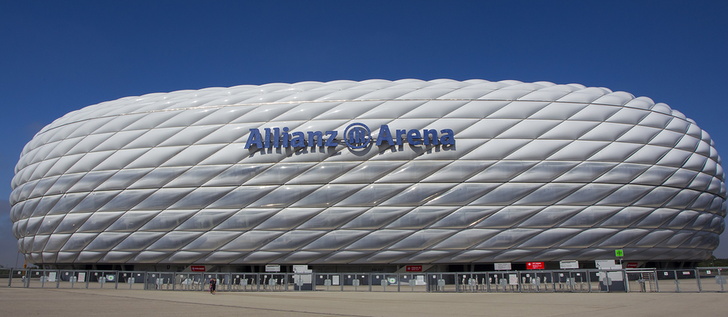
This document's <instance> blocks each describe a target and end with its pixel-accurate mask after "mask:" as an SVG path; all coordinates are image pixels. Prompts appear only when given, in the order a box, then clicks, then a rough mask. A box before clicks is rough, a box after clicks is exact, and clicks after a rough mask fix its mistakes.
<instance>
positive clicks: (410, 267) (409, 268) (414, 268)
mask: <svg viewBox="0 0 728 317" xmlns="http://www.w3.org/2000/svg"><path fill="white" fill-rule="evenodd" d="M405 269H406V270H407V272H422V265H407V266H406V267H405Z"/></svg>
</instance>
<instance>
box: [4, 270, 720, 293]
mask: <svg viewBox="0 0 728 317" xmlns="http://www.w3.org/2000/svg"><path fill="white" fill-rule="evenodd" d="M726 271H728V268H726V267H701V268H696V269H683V270H657V269H651V268H645V269H620V270H596V269H573V270H529V271H493V272H417V273H319V272H312V273H246V272H147V271H145V272H142V271H110V270H49V269H0V286H7V287H24V288H67V289H72V288H82V289H117V290H125V289H136V290H152V291H153V290H157V291H161V290H165V291H205V290H208V287H209V281H210V279H212V278H214V279H216V280H217V291H220V292H246V291H247V292H250V291H253V292H262V291H269V292H274V291H306V290H309V291H339V292H487V293H493V292H510V293H514V292H521V293H523V292H534V293H553V292H590V293H593V292H726V290H727V289H726V281H727V280H728V274H726Z"/></svg>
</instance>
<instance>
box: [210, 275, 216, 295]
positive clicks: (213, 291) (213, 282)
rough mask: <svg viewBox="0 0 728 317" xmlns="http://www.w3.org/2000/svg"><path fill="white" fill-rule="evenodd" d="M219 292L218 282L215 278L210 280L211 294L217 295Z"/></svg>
mask: <svg viewBox="0 0 728 317" xmlns="http://www.w3.org/2000/svg"><path fill="white" fill-rule="evenodd" d="M216 290H217V280H216V279H215V278H211V279H210V294H212V295H215V291H216Z"/></svg>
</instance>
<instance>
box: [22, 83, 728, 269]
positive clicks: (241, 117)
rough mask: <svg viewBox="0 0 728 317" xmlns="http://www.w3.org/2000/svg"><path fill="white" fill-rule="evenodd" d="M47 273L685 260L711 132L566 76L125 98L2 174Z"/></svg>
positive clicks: (61, 122)
mask: <svg viewBox="0 0 728 317" xmlns="http://www.w3.org/2000/svg"><path fill="white" fill-rule="evenodd" d="M12 188H13V191H12V194H11V198H10V200H11V204H12V209H11V219H12V221H13V230H14V234H15V236H16V237H17V238H18V245H19V249H20V252H21V253H22V254H23V255H24V256H25V260H26V261H27V262H28V263H33V264H36V265H38V266H41V267H46V268H98V267H108V268H111V267H114V268H119V267H120V268H124V269H148V268H152V267H153V268H155V269H159V268H165V267H166V269H170V270H181V269H183V268H185V267H189V266H190V265H207V266H208V267H217V269H219V270H237V271H260V270H261V267H264V266H265V265H267V264H277V265H282V266H284V267H288V266H292V265H308V266H310V267H312V268H319V269H322V270H340V271H342V270H359V271H364V270H368V269H371V270H379V271H393V270H396V269H398V268H399V267H401V266H402V265H409V264H419V265H427V266H428V267H432V268H433V269H438V270H441V271H446V270H456V269H458V268H462V267H471V268H472V267H473V266H477V267H478V268H482V269H492V267H493V264H494V263H502V262H510V263H514V265H515V266H514V268H518V267H519V266H518V265H520V264H522V263H525V262H528V261H544V262H546V263H554V262H558V261H560V260H577V261H580V262H581V263H582V265H588V264H586V263H593V261H595V260H599V259H614V254H615V250H623V252H624V259H625V260H628V261H638V262H639V263H640V265H641V266H645V265H648V266H661V265H662V266H666V265H671V263H672V264H675V263H680V265H685V264H686V263H688V264H689V263H693V264H694V263H696V262H698V261H700V260H704V259H707V258H709V257H710V256H711V254H712V251H713V250H714V249H715V248H716V247H717V245H718V241H719V239H718V237H719V235H720V234H721V232H723V228H724V217H725V214H726V188H725V179H724V173H723V168H722V167H721V162H720V158H719V155H718V153H717V152H716V149H715V148H714V146H713V142H712V140H711V139H710V136H709V135H708V134H707V133H706V132H705V131H703V130H702V129H701V128H699V127H698V126H697V125H696V124H695V122H694V121H692V120H691V119H688V118H686V117H685V116H684V115H683V114H682V113H680V112H678V111H676V110H673V109H671V108H670V107H669V106H667V105H665V104H662V103H654V102H653V101H652V100H651V99H649V98H646V97H638V98H635V97H634V96H633V95H631V94H629V93H625V92H613V91H611V90H609V89H606V88H595V87H585V86H582V85H578V84H569V85H557V84H553V83H549V82H535V83H524V82H519V81H499V82H490V81H485V80H467V81H455V80H432V81H422V80H414V79H407V80H398V81H387V80H367V81H361V82H356V81H332V82H300V83H295V84H280V83H275V84H267V85H261V86H253V85H244V86H236V87H230V88H207V89H201V90H184V91H176V92H171V93H155V94H148V95H144V96H137V97H126V98H121V99H118V100H114V101H109V102H103V103H100V104H97V105H92V106H89V107H86V108H83V109H81V110H78V111H74V112H71V113H69V114H67V115H65V116H63V117H61V118H59V119H57V120H56V121H54V122H53V123H51V124H50V125H48V126H46V127H45V128H43V129H42V130H41V131H40V132H38V133H37V135H36V136H35V137H34V138H33V139H32V140H31V141H30V142H29V143H28V144H27V145H26V147H25V148H24V150H23V152H22V154H21V156H20V159H19V161H18V164H17V166H16V170H15V177H14V178H13V182H12Z"/></svg>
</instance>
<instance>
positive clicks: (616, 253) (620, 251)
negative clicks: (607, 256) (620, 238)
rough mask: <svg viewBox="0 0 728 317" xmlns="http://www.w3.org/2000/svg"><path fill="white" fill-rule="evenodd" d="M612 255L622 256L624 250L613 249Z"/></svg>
mask: <svg viewBox="0 0 728 317" xmlns="http://www.w3.org/2000/svg"><path fill="white" fill-rule="evenodd" d="M614 256H624V250H622V249H619V250H614Z"/></svg>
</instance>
